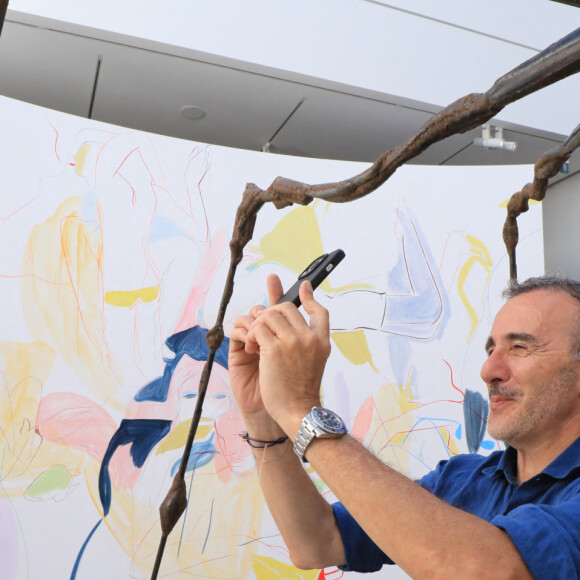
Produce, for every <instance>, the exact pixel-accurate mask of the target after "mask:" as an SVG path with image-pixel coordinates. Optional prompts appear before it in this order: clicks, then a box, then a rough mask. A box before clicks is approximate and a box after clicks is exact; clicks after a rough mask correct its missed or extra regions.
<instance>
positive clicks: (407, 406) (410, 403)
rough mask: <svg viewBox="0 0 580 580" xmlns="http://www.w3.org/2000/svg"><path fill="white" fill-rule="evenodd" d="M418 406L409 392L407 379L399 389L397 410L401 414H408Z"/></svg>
mask: <svg viewBox="0 0 580 580" xmlns="http://www.w3.org/2000/svg"><path fill="white" fill-rule="evenodd" d="M420 406H421V404H420V403H416V402H415V401H414V397H413V393H412V391H411V379H410V378H409V379H408V380H407V383H406V384H405V385H401V388H400V389H399V408H400V409H401V411H402V412H403V413H410V412H411V411H414V410H415V409H416V408H417V407H420Z"/></svg>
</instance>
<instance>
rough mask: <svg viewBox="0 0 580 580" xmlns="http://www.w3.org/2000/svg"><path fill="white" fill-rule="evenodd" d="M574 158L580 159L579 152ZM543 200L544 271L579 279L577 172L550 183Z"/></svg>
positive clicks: (579, 194) (579, 188)
mask: <svg viewBox="0 0 580 580" xmlns="http://www.w3.org/2000/svg"><path fill="white" fill-rule="evenodd" d="M573 161H575V163H574V164H575V165H577V164H578V162H580V152H578V151H577V152H576V154H575V156H573ZM542 203H543V206H544V207H543V211H542V216H543V222H544V262H545V268H546V272H548V273H552V274H553V273H562V274H567V275H568V276H571V277H573V278H576V279H578V280H580V174H579V173H576V174H575V175H571V176H570V177H568V178H567V179H563V180H562V181H560V182H558V183H557V184H555V185H553V186H552V187H550V188H549V189H548V192H547V194H546V199H545V200H544V201H543V202H542ZM525 218H526V216H525V214H524V215H523V216H522V217H521V218H520V219H525Z"/></svg>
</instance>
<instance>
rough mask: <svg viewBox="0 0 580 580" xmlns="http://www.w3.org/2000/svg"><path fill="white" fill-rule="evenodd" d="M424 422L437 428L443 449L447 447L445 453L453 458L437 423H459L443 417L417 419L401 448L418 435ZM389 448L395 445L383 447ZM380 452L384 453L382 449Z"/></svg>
mask: <svg viewBox="0 0 580 580" xmlns="http://www.w3.org/2000/svg"><path fill="white" fill-rule="evenodd" d="M423 421H427V423H429V424H430V425H431V426H432V427H434V428H435V430H436V433H437V437H438V438H439V439H440V440H441V442H442V443H443V447H445V451H446V452H447V455H448V456H449V457H451V451H450V450H449V447H447V441H445V439H444V438H443V435H441V432H440V431H439V427H438V426H437V421H440V422H442V423H458V421H454V420H453V419H449V418H443V417H441V418H438V417H421V418H419V419H417V421H415V423H414V424H413V426H412V427H411V429H409V432H408V433H407V434H406V435H405V438H404V439H403V441H402V442H401V445H400V447H401V448H403V445H404V444H405V443H406V442H407V439H408V438H409V437H411V435H414V434H416V433H415V431H416V430H417V428H418V426H419V425H420V424H421V423H422V422H423ZM389 446H392V447H395V446H394V445H390V444H389V445H385V446H384V447H383V449H385V448H386V447H389ZM380 451H382V449H381V450H380ZM411 455H412V454H411ZM421 463H424V462H423V461H421ZM425 465H426V464H425Z"/></svg>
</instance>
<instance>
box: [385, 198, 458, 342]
mask: <svg viewBox="0 0 580 580" xmlns="http://www.w3.org/2000/svg"><path fill="white" fill-rule="evenodd" d="M398 218H399V223H398V227H400V228H401V230H402V236H401V237H402V241H401V243H402V253H400V254H399V257H398V261H397V263H396V264H395V266H394V267H393V268H392V269H391V271H390V272H389V276H388V290H387V294H388V298H387V304H386V308H385V314H384V322H383V324H382V328H383V330H387V331H389V332H392V333H395V334H402V335H403V336H408V337H410V338H419V339H423V338H435V337H437V336H440V335H441V333H442V332H443V330H444V328H445V326H446V324H447V321H448V319H449V316H450V306H449V298H448V296H447V292H446V290H445V286H444V284H443V282H442V280H441V277H440V275H439V269H438V267H437V263H436V261H435V259H434V258H433V255H432V254H431V250H430V248H429V245H428V243H427V241H426V238H425V236H424V234H423V232H422V231H421V228H420V227H419V223H418V220H417V219H416V218H415V217H414V216H413V214H412V212H411V211H410V210H408V209H406V210H405V211H399V212H398Z"/></svg>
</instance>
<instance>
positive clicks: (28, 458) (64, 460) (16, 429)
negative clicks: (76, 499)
mask: <svg viewBox="0 0 580 580" xmlns="http://www.w3.org/2000/svg"><path fill="white" fill-rule="evenodd" d="M55 359H56V352H55V350H54V349H53V348H52V347H51V346H50V345H48V344H45V343H43V342H39V341H37V342H31V343H22V342H8V341H6V342H0V434H1V435H0V487H1V489H2V492H3V493H5V494H6V495H8V496H14V495H21V494H23V493H26V490H27V489H28V487H29V486H30V485H31V483H32V482H34V481H35V480H36V479H37V478H39V477H40V476H41V475H42V474H43V473H45V472H46V471H47V470H49V469H50V468H52V467H53V466H55V465H63V466H65V468H66V469H67V471H68V472H69V473H70V475H71V476H72V477H74V476H76V475H78V474H79V473H80V470H81V466H82V462H83V457H82V454H81V453H80V452H79V451H77V450H74V449H70V448H68V447H66V446H64V445H59V444H54V443H52V442H50V441H44V440H43V439H42V437H41V436H40V435H39V434H38V433H37V431H36V423H37V415H38V405H39V403H40V400H41V397H42V389H43V386H44V384H45V382H46V380H47V379H48V376H49V374H50V372H51V370H52V367H53V365H54V362H55Z"/></svg>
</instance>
